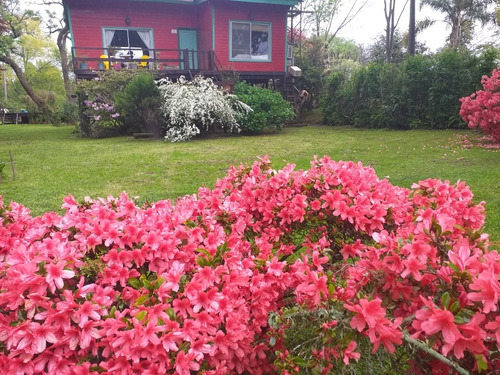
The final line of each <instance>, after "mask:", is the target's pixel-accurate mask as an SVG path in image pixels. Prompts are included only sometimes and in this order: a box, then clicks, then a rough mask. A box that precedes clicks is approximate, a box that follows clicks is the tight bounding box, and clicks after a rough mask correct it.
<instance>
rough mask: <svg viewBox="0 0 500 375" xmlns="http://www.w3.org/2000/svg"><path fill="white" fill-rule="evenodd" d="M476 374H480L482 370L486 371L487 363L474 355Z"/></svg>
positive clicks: (481, 357)
mask: <svg viewBox="0 0 500 375" xmlns="http://www.w3.org/2000/svg"><path fill="white" fill-rule="evenodd" d="M475 357H476V364H477V372H479V373H481V371H483V370H488V363H487V362H486V361H485V360H484V356H483V355H481V354H476V355H475Z"/></svg>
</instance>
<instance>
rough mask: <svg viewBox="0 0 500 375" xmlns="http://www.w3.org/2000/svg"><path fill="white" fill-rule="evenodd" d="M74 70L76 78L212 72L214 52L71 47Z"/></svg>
mask: <svg viewBox="0 0 500 375" xmlns="http://www.w3.org/2000/svg"><path fill="white" fill-rule="evenodd" d="M71 52H72V56H73V71H74V72H75V73H76V74H77V75H78V74H79V73H80V74H84V73H87V72H91V71H95V70H108V69H115V70H121V69H147V70H155V71H165V73H168V71H171V72H176V73H182V72H188V71H193V72H200V71H201V72H203V71H207V72H213V71H216V70H217V68H218V67H217V66H216V56H215V52H214V51H212V50H210V51H194V50H187V49H147V50H145V49H142V48H126V49H124V48H118V47H117V48H102V47H101V48H98V47H96V48H93V47H73V48H72V49H71Z"/></svg>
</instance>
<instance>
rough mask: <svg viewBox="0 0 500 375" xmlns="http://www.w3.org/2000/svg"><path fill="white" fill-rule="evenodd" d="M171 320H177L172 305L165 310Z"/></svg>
mask: <svg viewBox="0 0 500 375" xmlns="http://www.w3.org/2000/svg"><path fill="white" fill-rule="evenodd" d="M165 312H166V313H167V315H168V317H169V318H170V320H175V310H174V309H173V308H171V307H169V308H168V309H166V310H165Z"/></svg>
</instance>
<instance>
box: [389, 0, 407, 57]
mask: <svg viewBox="0 0 500 375" xmlns="http://www.w3.org/2000/svg"><path fill="white" fill-rule="evenodd" d="M407 4H408V0H406V2H405V3H404V5H403V8H402V9H401V11H400V12H399V15H398V17H397V18H396V0H384V15H385V22H386V26H385V56H386V61H387V62H392V59H393V49H394V33H395V32H396V28H397V27H398V24H399V21H400V19H401V16H402V15H403V12H404V10H405V8H406V5H407Z"/></svg>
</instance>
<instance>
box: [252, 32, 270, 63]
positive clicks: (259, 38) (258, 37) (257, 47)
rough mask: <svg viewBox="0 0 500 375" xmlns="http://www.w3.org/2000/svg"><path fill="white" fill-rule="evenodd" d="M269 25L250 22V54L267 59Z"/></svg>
mask: <svg viewBox="0 0 500 375" xmlns="http://www.w3.org/2000/svg"><path fill="white" fill-rule="evenodd" d="M268 36H269V25H262V24H255V23H254V24H252V56H253V57H258V58H260V59H263V60H269V41H268Z"/></svg>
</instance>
